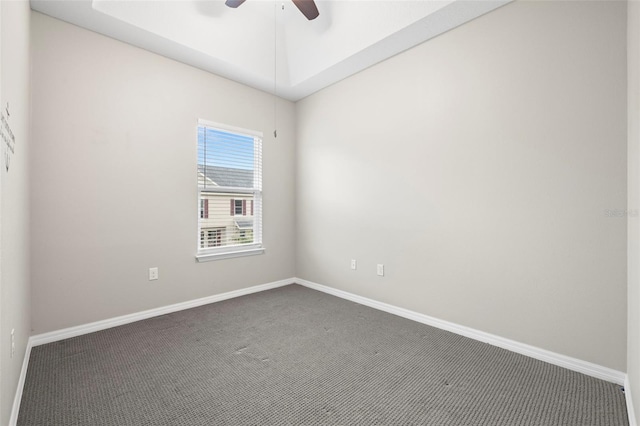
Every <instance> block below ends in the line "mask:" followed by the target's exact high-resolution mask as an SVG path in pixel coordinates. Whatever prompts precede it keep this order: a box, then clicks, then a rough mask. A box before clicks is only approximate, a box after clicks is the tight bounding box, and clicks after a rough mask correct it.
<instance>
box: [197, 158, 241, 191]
mask: <svg viewBox="0 0 640 426" xmlns="http://www.w3.org/2000/svg"><path fill="white" fill-rule="evenodd" d="M198 173H200V174H202V175H203V176H205V177H206V178H207V180H209V181H211V182H213V183H214V184H215V185H217V186H229V187H234V188H252V187H253V170H245V169H234V168H230V167H219V166H205V165H203V164H198Z"/></svg>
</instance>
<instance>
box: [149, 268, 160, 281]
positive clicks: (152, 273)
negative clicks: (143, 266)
mask: <svg viewBox="0 0 640 426" xmlns="http://www.w3.org/2000/svg"><path fill="white" fill-rule="evenodd" d="M157 279H158V268H157V267H156V268H149V281H153V280H157Z"/></svg>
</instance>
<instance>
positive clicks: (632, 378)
mask: <svg viewBox="0 0 640 426" xmlns="http://www.w3.org/2000/svg"><path fill="white" fill-rule="evenodd" d="M627 4H628V18H627V23H628V25H627V35H628V38H627V40H628V46H627V52H628V53H627V54H628V63H627V66H628V73H627V75H628V83H627V84H628V89H627V90H628V92H627V93H628V96H627V102H628V106H629V108H628V113H629V116H628V122H627V126H628V127H627V129H628V138H629V139H628V141H629V142H628V154H627V156H628V159H627V161H628V171H627V176H628V177H627V182H628V185H629V188H628V194H629V195H628V203H629V212H630V213H631V214H630V215H629V216H628V218H627V220H628V224H627V227H628V229H627V246H628V254H627V256H628V280H629V283H628V286H629V288H628V295H627V306H628V319H627V321H628V322H627V328H628V332H627V374H628V375H629V383H630V384H631V386H630V387H631V391H632V393H631V395H632V397H633V406H634V411H635V414H636V416H637V415H639V414H640V223H639V221H640V217H639V214H640V3H639V2H637V1H630V2H628V3H627Z"/></svg>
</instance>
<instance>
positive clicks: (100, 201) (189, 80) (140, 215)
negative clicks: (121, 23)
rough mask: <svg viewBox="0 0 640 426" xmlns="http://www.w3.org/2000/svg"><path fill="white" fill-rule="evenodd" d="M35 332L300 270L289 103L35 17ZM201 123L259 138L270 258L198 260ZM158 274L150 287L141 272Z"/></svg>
mask: <svg viewBox="0 0 640 426" xmlns="http://www.w3.org/2000/svg"><path fill="white" fill-rule="evenodd" d="M32 39H33V50H32V52H33V79H32V90H33V106H34V107H33V141H34V142H33V143H34V146H33V155H32V163H31V167H32V172H33V174H32V175H33V179H32V182H33V186H32V192H31V194H32V198H31V201H32V205H33V214H32V217H31V230H32V247H33V262H32V267H33V298H32V301H33V328H34V333H35V334H38V333H42V332H47V331H51V330H57V329H61V328H64V327H70V326H75V325H79V324H85V323H88V322H92V321H96V320H102V319H106V318H112V317H115V316H118V315H123V314H129V313H134V312H139V311H143V310H146V309H151V308H155V307H159V306H165V305H169V304H173V303H178V302H182V301H186V300H192V299H195V298H200V297H204V296H209V295H214V294H219V293H223V292H227V291H231V290H236V289H240V288H245V287H249V286H252V285H257V284H263V283H267V282H272V281H277V280H281V279H284V278H288V277H292V276H294V273H295V271H294V266H295V265H294V243H295V240H294V236H293V231H294V207H295V205H294V195H295V192H294V182H293V179H291V176H293V174H294V170H293V164H294V163H293V161H294V147H293V143H294V129H295V127H294V106H293V104H292V103H290V102H286V101H280V102H279V105H278V112H279V116H278V123H279V126H278V138H277V139H275V140H274V138H273V136H272V135H273V126H274V125H273V122H274V119H273V97H272V96H271V95H268V94H266V93H263V92H259V91H257V90H254V89H250V88H248V87H246V86H242V85H240V84H237V83H233V82H231V81H229V80H226V79H223V78H220V77H217V76H214V75H211V74H209V73H206V72H203V71H200V70H197V69H195V68H192V67H189V66H186V65H184V64H180V63H178V62H174V61H171V60H168V59H166V58H163V57H161V56H158V55H155V54H152V53H149V52H146V51H144V50H141V49H138V48H135V47H132V46H129V45H127V44H124V43H121V42H118V41H115V40H113V39H110V38H107V37H104V36H101V35H98V34H95V33H92V32H89V31H86V30H84V29H81V28H78V27H75V26H72V25H69V24H67V23H64V22H62V21H59V20H55V19H52V18H50V17H47V16H45V15H42V14H39V13H35V12H34V13H33V21H32ZM199 118H203V119H207V120H211V121H215V122H219V123H225V124H228V125H232V126H236V127H242V128H247V129H253V130H259V131H263V132H264V143H263V157H264V160H263V161H264V163H263V170H264V172H263V181H264V186H263V199H264V219H263V220H264V234H263V241H264V245H265V247H266V253H265V254H264V255H259V256H251V257H245V258H236V259H230V260H220V261H214V262H207V263H196V261H195V252H196V245H197V235H196V233H197V215H198V202H197V185H196V148H197V144H196V126H197V120H198V119H199ZM154 266H157V267H159V275H160V279H159V280H158V281H148V280H147V273H148V268H150V267H154Z"/></svg>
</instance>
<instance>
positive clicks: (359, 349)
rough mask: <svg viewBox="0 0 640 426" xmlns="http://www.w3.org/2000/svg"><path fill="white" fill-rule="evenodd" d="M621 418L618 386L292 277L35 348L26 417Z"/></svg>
mask: <svg viewBox="0 0 640 426" xmlns="http://www.w3.org/2000/svg"><path fill="white" fill-rule="evenodd" d="M626 419H627V412H626V407H625V399H624V393H623V392H622V390H621V389H620V387H619V386H616V385H614V384H612V383H608V382H605V381H602V380H597V379H594V378H591V377H588V376H585V375H582V374H579V373H575V372H572V371H569V370H565V369H562V368H560V367H556V366H553V365H550V364H546V363H544V362H541V361H537V360H534V359H531V358H527V357H525V356H522V355H518V354H515V353H512V352H508V351H506V350H503V349H499V348H496V347H492V346H490V345H487V344H484V343H479V342H476V341H474V340H471V339H467V338H464V337H461V336H458V335H455V334H452V333H449V332H446V331H442V330H438V329H436V328H432V327H429V326H426V325H423V324H419V323H415V322H412V321H409V320H406V319H403V318H400V317H397V316H394V315H390V314H387V313H384V312H380V311H376V310H374V309H371V308H368V307H365V306H361V305H358V304H356V303H352V302H349V301H345V300H342V299H339V298H336V297H333V296H330V295H326V294H324V293H320V292H317V291H314V290H310V289H307V288H304V287H301V286H297V285H291V286H287V287H282V288H279V289H275V290H270V291H265V292H262V293H257V294H252V295H248V296H243V297H240V298H237V299H232V300H227V301H224V302H218V303H214V304H211V305H206V306H202V307H198V308H194V309H190V310H187V311H182V312H177V313H174V314H169V315H164V316H161V317H157V318H152V319H148V320H145V321H140V322H136V323H133V324H128V325H124V326H120V327H116V328H112V329H109V330H104V331H99V332H96V333H92V334H88V335H85V336H81V337H76V338H72V339H67V340H64V341H60V342H55V343H50V344H47V345H43V346H38V347H35V348H33V351H32V353H31V360H30V363H29V369H28V372H27V378H26V384H25V388H24V393H23V398H22V405H21V407H20V416H19V419H18V425H19V426H32V425H47V426H71V425H73V426H76V425H83V426H101V425H109V426H127V425H132V426H146V425H154V426H159V425H171V426H174V425H185V426H186V425H189V426H200V425H202V426H204V425H206V426H212V425H215V426H218V425H232V426H240V425H367V426H369V425H438V426H440V425H456V426H461V425H603V426H604V425H606V426H613V425H626V424H627V420H626Z"/></svg>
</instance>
